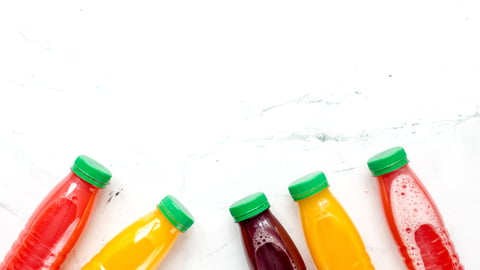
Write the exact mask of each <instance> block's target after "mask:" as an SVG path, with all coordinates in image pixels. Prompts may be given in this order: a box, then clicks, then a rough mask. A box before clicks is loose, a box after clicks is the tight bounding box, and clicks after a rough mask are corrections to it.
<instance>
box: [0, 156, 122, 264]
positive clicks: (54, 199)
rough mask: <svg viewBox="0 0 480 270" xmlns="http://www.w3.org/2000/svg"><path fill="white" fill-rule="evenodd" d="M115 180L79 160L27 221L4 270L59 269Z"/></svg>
mask: <svg viewBox="0 0 480 270" xmlns="http://www.w3.org/2000/svg"><path fill="white" fill-rule="evenodd" d="M111 177H112V175H111V173H110V171H109V170H108V169H107V168H105V167H104V166H102V165H101V164H99V163H98V162H96V161H95V160H93V159H91V158H89V157H87V156H79V157H78V158H77V159H76V160H75V163H74V164H73V166H72V168H71V172H70V173H69V174H68V175H67V177H65V179H63V181H61V182H60V183H59V184H57V186H56V187H55V188H54V189H53V190H52V191H51V192H50V193H49V194H48V195H47V197H45V198H44V199H43V201H42V202H41V203H40V205H39V206H38V207H37V209H36V210H35V212H34V213H33V214H32V216H31V217H30V219H29V220H28V221H27V224H26V226H25V229H23V231H22V232H21V233H20V236H19V237H18V239H17V241H16V242H15V243H14V244H13V246H12V248H11V249H10V251H9V252H8V253H7V255H6V256H5V259H4V260H3V262H2V264H0V269H2V270H14V269H18V270H39V269H59V268H60V266H61V265H62V263H63V262H64V261H65V258H66V256H67V254H68V253H69V252H70V250H71V249H72V248H73V246H74V245H75V243H76V242H77V240H78V238H79V237H80V234H81V233H82V231H83V229H84V227H85V225H86V223H87V221H88V218H89V216H90V213H91V211H92V207H93V204H94V202H95V198H96V195H97V192H98V190H99V189H101V188H104V187H105V186H106V185H107V184H108V182H109V181H110V178H111Z"/></svg>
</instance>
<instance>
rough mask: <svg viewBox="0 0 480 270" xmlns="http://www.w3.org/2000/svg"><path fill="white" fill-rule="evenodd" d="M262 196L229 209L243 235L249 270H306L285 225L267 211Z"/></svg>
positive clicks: (248, 198)
mask: <svg viewBox="0 0 480 270" xmlns="http://www.w3.org/2000/svg"><path fill="white" fill-rule="evenodd" d="M268 208H270V204H269V203H268V200H267V197H266V196H265V194H264V193H263V192H258V193H254V194H252V195H250V196H247V197H245V198H243V199H241V200H239V201H237V202H236V203H234V204H232V206H230V213H231V214H232V216H233V218H234V219H235V222H238V225H240V229H241V231H242V236H243V243H244V246H245V250H246V252H247V254H248V258H249V263H250V268H251V269H255V270H305V269H307V268H306V267H305V263H304V262H303V259H302V256H301V255H300V253H299V252H298V250H297V247H296V246H295V244H294V243H293V241H292V239H291V238H290V236H289V235H288V233H287V231H285V229H284V228H283V226H282V224H280V222H279V221H278V220H277V218H275V216H274V215H273V214H272V213H271V212H270V210H268Z"/></svg>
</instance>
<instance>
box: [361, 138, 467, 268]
mask: <svg viewBox="0 0 480 270" xmlns="http://www.w3.org/2000/svg"><path fill="white" fill-rule="evenodd" d="M368 167H369V168H370V170H371V171H372V174H373V175H374V176H376V177H377V179H378V182H379V185H380V193H381V196H382V202H383V207H384V211H385V215H386V218H387V221H388V224H389V226H390V230H391V231H392V234H393V237H394V238H395V240H396V242H397V244H398V245H399V247H400V252H401V253H402V255H403V257H404V259H405V263H406V265H407V266H408V269H410V270H462V269H463V266H462V265H461V263H460V261H459V258H458V255H457V253H456V252H455V249H454V247H453V244H452V241H451V240H450V239H449V235H448V233H447V230H446V229H445V226H444V224H443V220H442V217H441V216H440V212H439V211H438V209H437V206H436V205H435V203H434V201H433V200H432V198H431V197H430V194H428V192H427V190H426V189H425V187H424V186H423V184H422V182H421V181H420V179H419V178H418V177H417V175H415V173H414V172H413V170H412V169H411V168H410V167H409V165H408V158H407V154H406V153H405V150H404V149H403V148H402V147H394V148H391V149H388V150H386V151H383V152H381V153H379V154H377V155H375V156H373V157H371V158H370V159H369V160H368Z"/></svg>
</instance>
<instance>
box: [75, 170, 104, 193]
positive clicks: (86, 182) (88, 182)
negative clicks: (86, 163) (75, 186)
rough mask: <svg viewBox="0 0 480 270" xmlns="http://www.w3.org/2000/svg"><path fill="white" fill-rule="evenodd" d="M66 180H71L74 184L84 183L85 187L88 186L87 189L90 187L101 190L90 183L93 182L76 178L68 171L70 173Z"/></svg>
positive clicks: (76, 176)
mask: <svg viewBox="0 0 480 270" xmlns="http://www.w3.org/2000/svg"><path fill="white" fill-rule="evenodd" d="M67 179H71V180H74V181H76V182H80V183H84V184H85V185H88V186H89V187H92V188H95V189H101V188H100V187H98V186H96V185H94V184H93V183H92V181H94V180H90V181H87V180H85V179H83V178H82V177H80V176H78V175H77V174H76V173H74V172H73V171H70V173H69V174H68V176H67Z"/></svg>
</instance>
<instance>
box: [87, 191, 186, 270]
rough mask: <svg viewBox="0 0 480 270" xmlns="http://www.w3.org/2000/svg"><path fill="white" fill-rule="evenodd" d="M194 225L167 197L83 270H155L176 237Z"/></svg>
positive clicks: (175, 201) (121, 233)
mask: <svg viewBox="0 0 480 270" xmlns="http://www.w3.org/2000/svg"><path fill="white" fill-rule="evenodd" d="M192 224H193V217H192V215H191V214H190V212H188V210H187V209H186V208H185V206H183V205H182V204H181V203H180V202H179V201H178V200H177V199H176V198H175V197H173V196H171V195H168V196H166V197H165V198H164V199H163V200H162V201H161V202H160V203H159V204H158V207H157V209H155V210H154V211H152V212H151V213H149V214H147V215H145V216H143V217H142V218H140V219H138V220H137V221H135V222H134V223H132V224H131V225H130V226H128V227H127V228H125V229H124V230H123V231H121V232H120V233H119V234H118V235H117V236H115V237H114V238H113V239H112V240H110V242H108V243H107V244H106V245H105V246H104V247H103V248H102V250H101V251H100V252H98V253H97V255H95V256H94V257H93V258H92V259H91V260H90V262H88V263H87V264H86V265H84V266H83V268H82V269H83V270H116V269H145V270H147V269H152V270H153V269H156V267H157V266H158V265H159V264H160V263H161V261H162V260H163V258H164V257H165V255H166V254H167V253H168V251H169V250H170V248H171V247H172V245H173V243H174V242H175V240H176V239H177V236H178V235H179V234H180V233H181V232H185V231H186V230H188V228H190V227H191V226H192Z"/></svg>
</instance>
